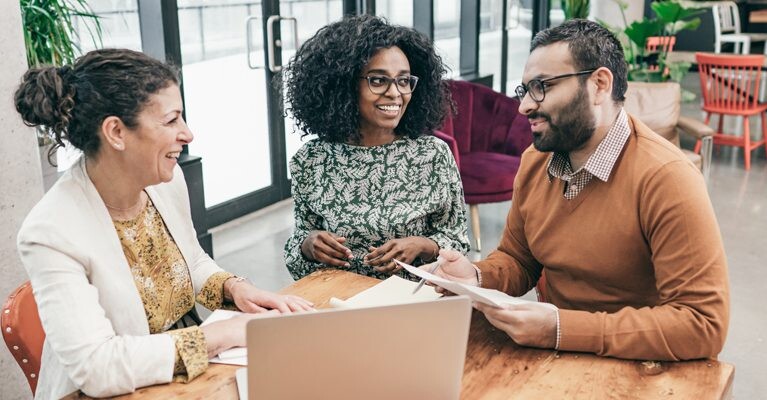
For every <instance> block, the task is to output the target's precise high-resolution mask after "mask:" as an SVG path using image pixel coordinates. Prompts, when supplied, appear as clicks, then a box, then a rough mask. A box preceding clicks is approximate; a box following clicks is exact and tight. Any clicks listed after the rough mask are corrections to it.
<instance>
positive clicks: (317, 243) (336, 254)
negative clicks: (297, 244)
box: [301, 231, 354, 268]
mask: <svg viewBox="0 0 767 400" xmlns="http://www.w3.org/2000/svg"><path fill="white" fill-rule="evenodd" d="M344 243H346V238H345V237H342V236H337V235H334V234H332V233H330V232H328V231H312V232H311V233H309V236H307V237H306V239H304V242H303V243H301V253H303V254H304V256H306V258H308V259H310V260H314V261H317V262H321V263H323V264H326V265H332V266H335V267H346V268H349V267H350V266H351V265H350V264H349V262H348V261H347V260H349V259H351V258H353V257H354V256H353V255H352V251H351V250H349V248H347V247H346V246H344Z"/></svg>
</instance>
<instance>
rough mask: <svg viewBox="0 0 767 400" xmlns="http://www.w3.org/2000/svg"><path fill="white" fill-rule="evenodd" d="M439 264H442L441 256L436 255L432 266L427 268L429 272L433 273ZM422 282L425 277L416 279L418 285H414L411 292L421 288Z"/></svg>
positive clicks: (424, 281)
mask: <svg viewBox="0 0 767 400" xmlns="http://www.w3.org/2000/svg"><path fill="white" fill-rule="evenodd" d="M440 264H442V258H441V257H437V261H435V262H434V266H432V267H431V268H429V273H430V274H433V273H434V271H436V270H437V268H439V266H440ZM424 283H426V279H423V278H421V280H420V281H418V286H416V287H415V289H413V294H416V292H418V291H419V290H421V288H422V287H423V285H424Z"/></svg>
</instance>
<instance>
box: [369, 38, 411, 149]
mask: <svg viewBox="0 0 767 400" xmlns="http://www.w3.org/2000/svg"><path fill="white" fill-rule="evenodd" d="M360 76H362V77H367V76H385V77H388V78H397V77H403V76H405V77H407V76H410V63H409V62H408V60H407V57H406V56H405V53H403V52H402V50H400V48H399V47H396V46H395V47H389V48H387V49H381V50H379V51H378V52H377V53H375V54H374V55H373V57H371V58H370V61H369V62H368V64H367V65H366V66H365V67H364V68H362V72H361V74H360ZM395 86H396V82H395V83H392V84H391V85H390V86H389V89H388V90H387V91H386V92H385V93H383V94H373V92H371V91H370V88H369V87H368V81H367V80H366V79H360V80H359V87H358V89H359V109H360V134H361V135H362V136H366V135H374V134H391V135H393V134H394V128H396V127H397V125H399V122H400V120H401V119H402V116H403V115H405V109H406V108H407V105H408V103H409V102H410V97H411V96H412V94H406V95H403V94H400V92H399V91H397V88H396V87H395Z"/></svg>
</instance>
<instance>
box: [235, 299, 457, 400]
mask: <svg viewBox="0 0 767 400" xmlns="http://www.w3.org/2000/svg"><path fill="white" fill-rule="evenodd" d="M470 321H471V300H470V299H469V298H468V297H463V296H455V297H449V298H444V299H439V300H434V301H424V302H419V303H410V304H401V305H391V306H383V307H369V308H358V309H337V310H322V311H319V312H316V313H305V314H293V315H285V316H276V317H272V318H263V319H255V320H252V321H250V322H248V327H247V339H248V368H247V372H246V371H244V370H243V371H238V374H237V375H238V381H239V380H240V379H241V378H242V377H243V375H244V374H247V389H246V390H247V393H248V394H247V396H248V397H247V398H248V399H251V400H255V399H334V400H342V399H354V400H358V399H420V400H428V399H435V400H446V399H458V398H459V395H460V392H461V377H462V375H463V363H464V358H465V357H466V343H467V340H468V334H469V323H470ZM241 386H245V385H241ZM241 389H245V388H244V387H242V388H241ZM243 392H245V390H241V392H240V393H241V398H243V399H244V397H242V393H243Z"/></svg>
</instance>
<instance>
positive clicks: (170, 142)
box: [125, 84, 194, 186]
mask: <svg viewBox="0 0 767 400" xmlns="http://www.w3.org/2000/svg"><path fill="white" fill-rule="evenodd" d="M182 109H183V106H182V101H181V92H180V91H179V88H178V86H177V85H175V84H172V85H170V86H168V87H167V88H165V89H161V90H160V91H158V92H157V93H155V94H154V95H152V96H151V97H150V98H149V101H148V102H147V104H146V105H144V107H143V109H142V110H141V112H140V113H139V114H138V117H137V122H138V126H137V127H136V128H135V129H133V130H131V131H130V132H129V134H127V135H125V157H126V158H127V162H128V164H129V165H131V166H132V167H133V169H134V171H135V172H136V173H137V175H139V176H137V178H138V180H140V181H141V182H142V183H143V184H144V185H145V186H150V185H156V184H158V183H161V182H170V180H171V179H173V169H174V168H175V166H176V164H177V163H178V157H179V155H180V154H181V150H182V148H183V145H185V144H188V143H189V142H191V141H192V139H193V138H194V136H193V135H192V132H191V131H189V127H187V126H186V122H185V121H184V119H183V118H182V116H181V111H182Z"/></svg>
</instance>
